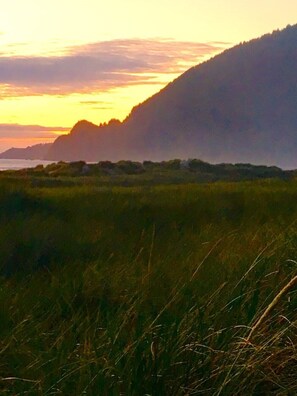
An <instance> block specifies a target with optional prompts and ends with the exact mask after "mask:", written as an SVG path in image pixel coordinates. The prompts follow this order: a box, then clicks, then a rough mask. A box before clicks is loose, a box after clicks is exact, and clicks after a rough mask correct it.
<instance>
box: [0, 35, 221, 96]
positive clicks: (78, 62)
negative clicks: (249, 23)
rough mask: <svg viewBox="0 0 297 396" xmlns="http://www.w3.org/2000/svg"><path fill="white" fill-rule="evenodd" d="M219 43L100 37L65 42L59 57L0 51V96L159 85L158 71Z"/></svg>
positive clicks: (171, 70) (174, 70) (176, 68)
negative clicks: (77, 42)
mask: <svg viewBox="0 0 297 396" xmlns="http://www.w3.org/2000/svg"><path fill="white" fill-rule="evenodd" d="M226 46H227V44H225V43H194V42H186V41H173V40H164V39H129V40H112V41H104V42H98V43H93V44H87V45H82V46H76V47H70V48H67V49H66V50H65V53H64V54H62V55H59V56H56V55H54V56H53V55H48V56H9V55H6V56H5V55H4V54H1V55H0V98H2V99H3V98H7V97H18V96H30V95H44V94H48V95H62V96H63V95H67V94H72V93H93V92H102V91H108V90H110V89H112V88H115V87H123V86H129V85H138V84H160V79H159V78H160V75H164V80H166V76H165V75H167V74H178V73H181V72H183V71H185V70H186V69H187V68H188V67H189V66H190V65H193V64H196V63H198V62H199V61H201V60H202V59H204V57H205V56H210V55H213V54H215V53H217V52H219V51H220V50H222V49H224V48H225V47H226Z"/></svg>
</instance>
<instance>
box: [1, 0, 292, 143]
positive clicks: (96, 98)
mask: <svg viewBox="0 0 297 396" xmlns="http://www.w3.org/2000/svg"><path fill="white" fill-rule="evenodd" d="M296 15H297V3H296V2H293V1H291V0H283V1H279V0H263V1H262V2H259V1H257V2H256V1H255V0H250V1H249V2H247V1H245V0H228V1H227V0H226V1H222V0H209V1H208V2H205V1H204V0H203V1H202V0H171V1H169V0H161V1H160V0H158V1H157V0H151V1H150V2H149V3H148V2H144V1H139V0H126V1H125V2H122V1H120V0H110V1H109V2H108V3H106V2H104V3H103V2H101V1H98V0H84V1H81V0H79V1H77V2H75V4H74V2H73V1H70V0H59V1H58V0H51V1H49V0H44V1H42V2H36V0H27V1H26V2H24V1H23V0H10V1H9V2H5V4H2V9H1V16H2V18H1V19H2V20H1V25H0V43H1V52H0V93H1V98H0V125H1V124H12V125H14V124H21V125H41V126H60V127H66V128H69V129H70V128H71V127H72V126H73V125H74V124H75V123H76V122H77V121H78V120H80V119H88V120H89V121H91V122H93V123H95V124H99V123H101V122H106V121H108V120H109V119H111V118H118V119H120V120H123V119H124V118H126V116H127V115H128V114H129V113H130V111H131V109H132V107H133V106H135V105H137V104H138V103H140V102H142V101H144V100H145V99H146V98H148V97H150V96H152V95H153V94H154V93H156V92H158V91H159V90H160V89H161V88H162V87H163V86H164V85H165V84H166V83H168V82H169V81H171V80H173V79H174V78H176V77H177V76H178V75H179V74H181V73H182V72H183V71H185V70H186V69H187V68H189V67H191V66H192V65H195V64H197V63H199V62H202V61H203V60H206V59H208V58H210V57H212V56H214V55H215V54H217V53H219V52H220V51H221V50H223V49H225V48H228V47H230V46H233V45H235V44H237V43H239V42H242V41H248V40H250V39H252V38H255V37H259V36H261V35H263V34H265V33H268V32H271V31H273V30H275V29H277V28H280V29H281V28H284V27H285V26H286V25H287V24H294V23H296ZM294 16H295V18H294ZM199 43H200V44H199ZM88 59H91V64H90V62H88ZM24 60H25V61H24ZM28 62H29V66H28ZM30 62H31V63H30ZM92 62H93V63H92ZM86 65H89V66H88V67H89V68H86V67H85V66H86ZM30 68H31V69H32V72H31V74H30V70H31V69H30ZM47 70H48V71H49V72H48V73H49V74H48V78H47V76H46V71H47ZM55 70H57V73H55ZM80 73H81V75H82V79H81V80H80ZM0 133H1V132H0ZM56 133H65V131H64V130H63V131H62V132H59V131H57V132H56ZM52 135H53V136H52V137H49V136H48V135H44V137H42V134H41V135H40V136H39V137H38V138H36V137H34V138H33V137H28V138H24V136H23V135H20V137H19V138H17V137H13V138H10V136H9V132H8V133H7V135H5V133H4V132H2V135H1V134H0V150H4V149H6V148H8V147H10V146H12V145H13V144H12V143H14V146H15V147H22V146H23V145H24V143H25V142H27V143H26V144H27V145H30V144H34V143H35V142H36V139H37V140H38V142H42V141H44V142H48V141H52V140H53V139H54V134H52Z"/></svg>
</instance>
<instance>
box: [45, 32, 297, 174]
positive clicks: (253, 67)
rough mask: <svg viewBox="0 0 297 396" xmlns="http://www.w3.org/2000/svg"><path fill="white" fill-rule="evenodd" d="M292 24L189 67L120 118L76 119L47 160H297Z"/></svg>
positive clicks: (296, 41)
mask: <svg viewBox="0 0 297 396" xmlns="http://www.w3.org/2000/svg"><path fill="white" fill-rule="evenodd" d="M296 109H297V25H295V26H288V27H287V28H286V29H284V30H282V31H275V32H273V33H272V34H267V35H265V36H263V37H261V38H259V39H255V40H252V41H250V42H248V43H243V44H240V45H237V46H236V47H233V48H232V49H230V50H227V51H225V52H224V53H222V54H220V55H218V56H216V57H214V58H213V59H211V60H209V61H207V62H205V63H203V64H200V65H198V66H196V67H193V68H191V69H190V70H188V71H187V72H185V73H184V74H183V75H181V76H180V77H179V78H177V79H176V80H175V81H173V82H172V83H170V84H169V85H167V86H166V87H165V88H164V89H163V90H161V91H160V92H159V93H157V94H156V95H154V96H152V97H151V98H149V99H148V100H146V101H145V102H143V103H142V104H140V105H138V106H136V107H135V108H133V110H132V112H131V113H130V115H129V116H128V117H127V118H126V119H125V120H124V121H123V122H122V123H120V122H119V121H117V120H111V121H110V122H109V123H108V124H104V125H100V126H96V125H94V124H92V123H89V122H88V121H80V122H78V123H77V124H76V125H75V126H74V128H73V129H72V131H71V132H70V134H69V135H67V136H61V137H59V138H57V139H56V141H55V142H54V144H53V145H52V146H50V147H49V150H48V152H47V154H46V155H45V159H48V160H66V161H67V160H68V161H74V160H86V161H99V160H111V161H117V160H121V159H129V160H155V161H156V160H167V159H170V158H176V157H178V158H201V159H202V160H205V161H210V162H215V163H217V162H252V163H255V164H259V163H261V164H268V165H278V166H282V167H291V168H293V167H297V155H296V154H297V110H296Z"/></svg>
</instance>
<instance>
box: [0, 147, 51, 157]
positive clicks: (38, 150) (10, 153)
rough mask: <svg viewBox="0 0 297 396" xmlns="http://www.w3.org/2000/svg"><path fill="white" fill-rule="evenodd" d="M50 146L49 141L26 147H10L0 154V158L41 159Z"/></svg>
mask: <svg viewBox="0 0 297 396" xmlns="http://www.w3.org/2000/svg"><path fill="white" fill-rule="evenodd" d="M50 146H51V143H45V144H35V145H34V146H28V147H26V148H14V147H13V148H10V149H9V150H6V151H4V152H3V153H1V154H0V159H25V160H35V159H43V158H44V157H45V156H46V155H47V153H48V151H49V148H50Z"/></svg>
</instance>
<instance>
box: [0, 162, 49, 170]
mask: <svg viewBox="0 0 297 396" xmlns="http://www.w3.org/2000/svg"><path fill="white" fill-rule="evenodd" d="M51 163H52V161H41V160H20V159H0V171H1V170H8V169H14V170H17V169H24V168H34V167H35V166H37V165H40V164H42V165H48V164H51Z"/></svg>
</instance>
